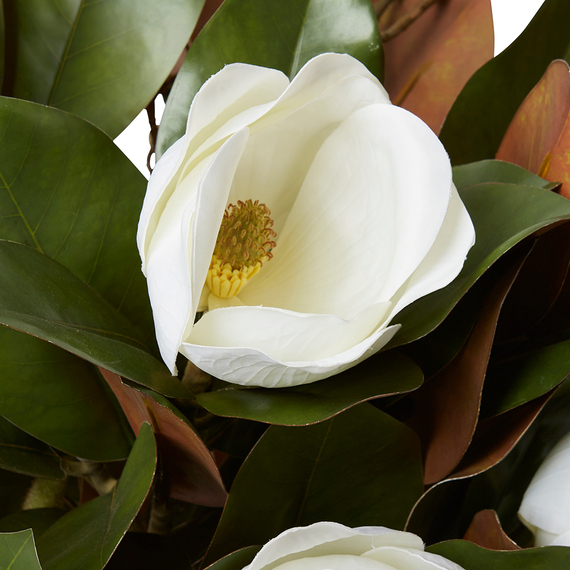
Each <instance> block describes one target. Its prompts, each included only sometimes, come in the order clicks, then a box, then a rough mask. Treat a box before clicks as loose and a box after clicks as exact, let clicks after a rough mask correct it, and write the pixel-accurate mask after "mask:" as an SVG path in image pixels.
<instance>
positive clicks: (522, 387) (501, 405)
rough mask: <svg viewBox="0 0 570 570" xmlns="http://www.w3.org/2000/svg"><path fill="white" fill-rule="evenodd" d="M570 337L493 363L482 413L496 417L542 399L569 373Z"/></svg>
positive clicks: (488, 374)
mask: <svg viewBox="0 0 570 570" xmlns="http://www.w3.org/2000/svg"><path fill="white" fill-rule="evenodd" d="M568 362H570V340H566V341H564V342H559V343H556V344H553V345H550V346H544V347H541V348H537V349H535V350H530V351H528V352H525V353H523V354H521V355H518V356H516V357H513V358H509V359H505V360H503V361H502V362H497V363H494V364H492V365H491V366H490V368H489V371H488V373H487V380H486V381H485V382H486V384H485V391H484V392H483V407H482V410H481V413H482V414H483V415H485V416H493V415H496V414H500V413H502V412H505V411H506V410H510V409H512V408H514V407H516V406H520V405H521V404H524V403H525V402H528V401H530V400H533V399H534V398H538V397H539V396H542V395H543V394H546V392H548V391H549V390H552V388H554V387H555V386H557V385H558V384H560V382H562V381H563V380H564V379H565V378H566V377H567V376H568V375H569V374H570V369H569V366H568Z"/></svg>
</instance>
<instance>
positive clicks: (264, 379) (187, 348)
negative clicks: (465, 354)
mask: <svg viewBox="0 0 570 570" xmlns="http://www.w3.org/2000/svg"><path fill="white" fill-rule="evenodd" d="M236 309H248V307H235V308H228V309H219V311H230V310H236ZM259 309H260V310H263V308H259ZM216 312H217V311H213V312H212V313H211V315H214V314H215V313H216ZM305 316H306V317H309V318H311V317H312V318H314V317H318V316H319V315H305ZM302 317H303V315H300V318H302ZM329 322H330V321H329ZM336 324H337V325H339V326H342V325H340V323H338V322H337V323H336ZM319 328H320V327H319ZM398 329H399V325H394V326H391V327H387V328H379V329H378V330H376V331H375V332H374V333H372V334H371V335H370V336H368V337H367V338H365V339H364V340H362V341H361V342H359V343H358V344H355V345H353V346H352V347H351V348H349V349H348V350H346V351H344V352H341V353H338V354H335V355H334V356H330V357H328V358H322V359H319V360H313V361H280V360H278V359H276V358H273V357H271V356H269V355H268V354H266V353H264V352H263V351H261V350H259V349H255V348H248V347H240V346H238V347H221V346H204V345H196V344H191V343H190V342H183V343H182V346H181V348H180V352H182V354H184V355H185V356H186V357H187V358H188V359H190V360H191V361H192V362H193V363H194V364H196V366H198V367H199V368H201V369H202V370H205V371H206V372H208V373H209V374H212V375H213V376H216V377H217V378H221V379H222V380H226V381H228V382H233V383H235V384H242V385H244V386H264V387H268V388H284V387H287V386H297V385H299V384H308V383H310V382H316V381H317V380H322V379H323V378H328V377H329V376H332V375H333V374H338V373H340V372H343V371H344V370H347V369H348V368H351V367H353V366H356V365H357V364H359V363H360V362H362V361H363V360H365V359H366V358H369V357H370V356H372V355H373V354H375V353H376V352H378V351H379V350H380V349H382V348H383V347H384V346H385V345H386V344H388V342H390V340H391V339H392V337H393V336H394V335H395V334H396V332H397V331H398ZM248 330H252V327H250V326H249V325H248ZM274 334H275V332H273V333H272V335H274ZM307 334H309V331H307ZM297 342H298V341H297Z"/></svg>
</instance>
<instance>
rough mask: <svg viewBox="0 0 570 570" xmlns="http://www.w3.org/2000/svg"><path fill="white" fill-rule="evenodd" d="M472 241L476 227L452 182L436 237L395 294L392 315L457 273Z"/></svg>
mask: <svg viewBox="0 0 570 570" xmlns="http://www.w3.org/2000/svg"><path fill="white" fill-rule="evenodd" d="M474 243H475V228H474V227H473V222H472V221H471V218H470V217H469V214H468V212H467V210H466V208H465V206H464V205H463V202H462V201H461V198H460V197H459V194H458V192H457V189H456V188H455V186H454V185H452V187H451V199H450V201H449V207H448V209H447V213H446V216H445V220H444V221H443V224H442V225H441V228H440V230H439V233H438V235H437V238H436V240H435V242H434V244H433V245H432V247H431V248H430V250H429V252H428V254H427V255H426V256H425V258H424V259H423V261H422V262H421V264H420V265H419V267H418V268H417V269H416V270H415V271H414V273H413V275H412V277H411V278H410V279H409V281H408V282H407V283H406V284H405V285H404V287H402V289H401V290H400V291H399V293H398V294H397V295H395V296H394V299H393V300H394V301H395V302H394V307H393V309H392V316H391V317H390V319H392V317H393V315H396V314H397V313H398V312H400V311H401V310H402V309H403V308H404V307H406V306H408V305H409V304H411V303H413V302H414V301H415V300H416V299H419V298H420V297H424V296H425V295H428V294H429V293H432V292H433V291H437V290H438V289H441V288H442V287H445V286H446V285H449V283H451V282H452V281H453V280H454V279H455V278H456V277H457V275H459V273H460V271H461V268H462V267H463V264H464V262H465V258H466V257H467V253H468V252H469V250H470V249H471V247H472V246H473V244H474Z"/></svg>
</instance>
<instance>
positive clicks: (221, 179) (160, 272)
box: [146, 129, 248, 373]
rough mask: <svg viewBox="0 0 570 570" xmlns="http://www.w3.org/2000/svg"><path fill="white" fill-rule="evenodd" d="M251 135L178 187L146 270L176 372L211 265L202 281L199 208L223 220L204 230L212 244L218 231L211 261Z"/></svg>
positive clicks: (163, 349) (159, 330)
mask: <svg viewBox="0 0 570 570" xmlns="http://www.w3.org/2000/svg"><path fill="white" fill-rule="evenodd" d="M247 137H248V132H247V129H244V130H242V131H240V132H238V133H236V134H235V135H234V136H233V137H231V138H230V139H228V141H227V142H226V143H225V144H224V145H223V146H222V147H221V148H220V150H219V151H218V152H217V153H216V154H215V155H213V156H212V157H208V158H206V159H205V160H203V161H202V162H201V163H200V164H199V165H198V166H197V167H196V168H194V169H193V170H192V171H191V172H190V173H189V174H188V176H187V177H186V178H185V179H184V180H183V181H182V182H181V183H180V184H178V185H177V187H176V190H175V192H174V193H173V194H172V196H171V197H170V200H169V201H168V203H167V205H166V207H165V209H164V211H163V212H162V215H161V216H160V219H159V221H158V224H157V227H156V230H155V232H154V233H153V235H152V239H151V240H150V243H149V247H148V257H147V271H146V273H147V282H148V290H149V297H150V302H151V305H152V309H153V317H154V323H155V329H156V337H157V341H158V346H159V348H160V353H161V355H162V358H163V360H164V362H165V363H166V365H167V366H168V368H169V369H170V371H171V372H172V373H174V371H175V361H176V355H177V354H178V348H179V346H180V343H181V341H182V337H183V335H184V332H185V330H186V328H187V326H188V323H189V322H190V323H192V322H193V320H194V314H195V312H196V308H197V306H198V302H199V298H200V293H201V291H202V286H203V283H204V281H205V278H206V271H207V268H208V265H206V269H205V270H203V275H202V276H201V280H200V279H198V283H199V285H196V283H197V281H196V273H197V272H198V273H199V272H200V271H202V269H203V268H202V265H203V258H204V257H205V255H206V252H201V254H200V255H197V256H194V257H193V258H192V265H191V262H190V260H191V257H190V251H191V249H192V248H193V247H194V243H193V242H194V240H195V239H196V233H197V231H198V232H199V231H200V229H202V230H203V228H202V224H200V223H199V222H193V218H194V214H195V209H196V207H197V205H199V206H200V208H201V209H202V210H204V211H207V213H208V214H209V215H210V216H211V219H212V220H215V219H217V218H219V220H218V222H217V223H218V225H217V227H213V228H209V229H208V230H209V231H202V235H201V236H200V239H201V240H205V242H206V245H205V247H207V246H208V236H209V234H211V233H213V232H215V234H214V238H213V243H212V245H211V249H210V250H209V255H208V264H209V261H210V259H211V256H212V251H213V249H214V243H215V239H216V235H217V232H218V228H219V225H220V221H221V217H222V215H223V212H224V208H225V202H226V199H227V194H228V192H229V189H230V186H231V183H232V178H233V175H234V172H235V169H236V167H237V163H238V161H239V158H240V156H241V153H242V152H243V149H244V147H245V143H246V142H247ZM220 210H221V214H220V213H219V211H220ZM213 223H214V222H213ZM196 225H198V229H197V230H196V229H195V226H196ZM193 226H194V228H193ZM210 241H211V240H210Z"/></svg>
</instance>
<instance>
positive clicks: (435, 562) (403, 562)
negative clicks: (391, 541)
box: [362, 546, 464, 570]
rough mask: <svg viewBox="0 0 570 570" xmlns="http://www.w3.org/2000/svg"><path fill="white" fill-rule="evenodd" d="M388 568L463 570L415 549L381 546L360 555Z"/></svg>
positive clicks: (442, 559) (452, 563)
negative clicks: (381, 563)
mask: <svg viewBox="0 0 570 570" xmlns="http://www.w3.org/2000/svg"><path fill="white" fill-rule="evenodd" d="M362 556H363V557H366V558H371V559H372V560H377V561H378V562H383V563H384V564H387V565H388V566H389V567H390V568H413V570H464V568H463V567H462V566H459V564H456V563H455V562H452V561H451V560H448V559H447V558H444V557H443V556H439V554H432V553H431V552H422V551H418V550H416V549H413V550H412V549H409V548H398V547H394V546H382V547H380V548H375V549H374V550H370V551H369V552H366V553H365V554H363V555H362Z"/></svg>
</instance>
